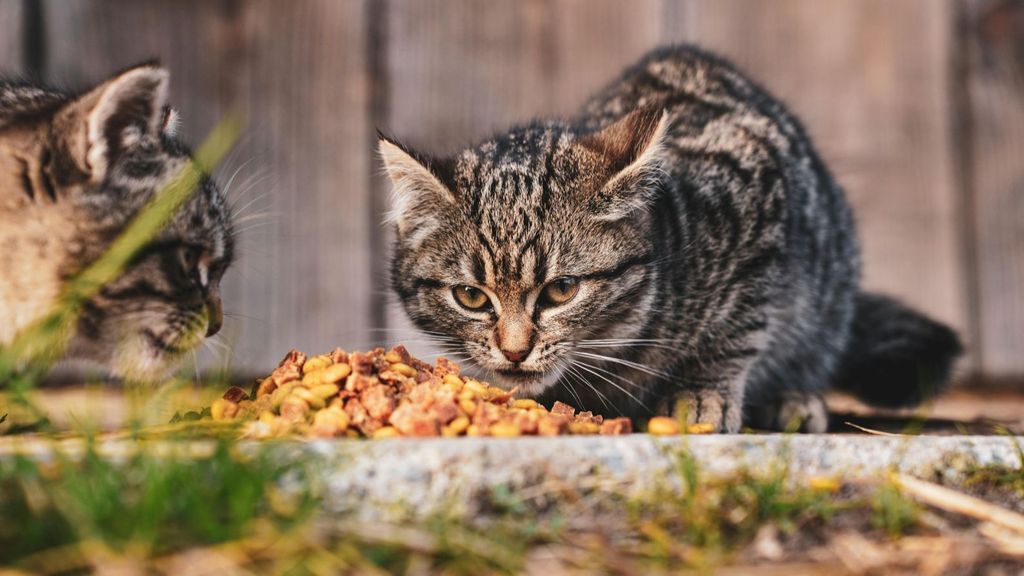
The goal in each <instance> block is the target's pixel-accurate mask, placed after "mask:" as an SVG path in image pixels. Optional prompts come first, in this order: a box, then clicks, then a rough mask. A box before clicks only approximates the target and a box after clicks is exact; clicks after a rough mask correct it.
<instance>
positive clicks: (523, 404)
mask: <svg viewBox="0 0 1024 576" xmlns="http://www.w3.org/2000/svg"><path fill="white" fill-rule="evenodd" d="M512 407H513V408H522V409H523V410H532V409H534V408H539V407H540V404H537V401H536V400H532V399H530V398H520V399H518V400H513V401H512Z"/></svg>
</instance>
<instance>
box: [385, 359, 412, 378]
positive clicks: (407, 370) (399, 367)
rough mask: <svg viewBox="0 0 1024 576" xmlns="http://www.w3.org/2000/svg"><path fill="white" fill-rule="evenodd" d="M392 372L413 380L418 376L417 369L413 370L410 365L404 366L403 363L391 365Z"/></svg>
mask: <svg viewBox="0 0 1024 576" xmlns="http://www.w3.org/2000/svg"><path fill="white" fill-rule="evenodd" d="M391 371H392V372H398V373H399V374H401V375H402V376H405V377H407V378H412V377H413V376H415V375H416V369H415V368H413V367H412V366H409V365H408V364H403V363H401V362H395V363H394V364H392V365H391Z"/></svg>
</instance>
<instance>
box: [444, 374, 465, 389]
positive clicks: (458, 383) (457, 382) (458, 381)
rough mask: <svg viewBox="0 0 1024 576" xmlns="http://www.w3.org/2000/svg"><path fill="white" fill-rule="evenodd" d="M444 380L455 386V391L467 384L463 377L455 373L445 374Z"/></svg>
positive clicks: (452, 386)
mask: <svg viewBox="0 0 1024 576" xmlns="http://www.w3.org/2000/svg"><path fill="white" fill-rule="evenodd" d="M443 380H444V383H445V384H447V385H448V386H450V387H451V388H453V389H454V390H455V391H459V390H462V387H463V386H465V385H466V383H465V382H464V381H463V380H462V378H459V377H458V376H456V375H455V374H445V375H444V379H443Z"/></svg>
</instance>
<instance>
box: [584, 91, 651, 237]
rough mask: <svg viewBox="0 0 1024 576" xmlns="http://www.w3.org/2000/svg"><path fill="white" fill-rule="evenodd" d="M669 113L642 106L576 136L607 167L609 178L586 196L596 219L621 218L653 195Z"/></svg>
mask: <svg viewBox="0 0 1024 576" xmlns="http://www.w3.org/2000/svg"><path fill="white" fill-rule="evenodd" d="M667 132H668V113H667V112H665V111H664V110H662V109H660V108H642V109H640V110H637V111H635V112H632V113H630V114H628V115H626V116H625V117H623V118H622V119H620V120H618V121H616V122H615V123H613V124H611V125H610V126H607V127H605V128H603V129H601V130H600V131H598V132H594V133H592V134H587V135H586V136H583V137H582V138H580V139H579V144H580V145H581V146H583V147H584V148H585V149H587V150H589V151H590V152H593V153H596V154H597V155H598V157H599V158H601V159H602V161H603V163H604V164H605V165H606V167H607V173H608V174H609V176H608V179H607V180H606V181H605V182H604V184H603V185H601V186H600V187H599V189H598V190H597V191H595V192H594V193H593V194H592V195H591V196H590V198H589V204H590V205H591V206H590V207H589V208H591V210H592V213H594V214H595V215H596V217H597V218H598V219H599V220H604V221H609V222H610V221H615V220H620V219H622V218H624V217H626V216H628V215H629V214H631V213H633V212H635V211H637V210H642V209H645V208H646V207H647V206H648V205H649V203H650V202H651V201H652V200H653V199H654V197H655V194H656V191H657V187H658V184H659V182H660V178H661V176H662V174H663V170H662V166H663V163H664V161H665V152H666V148H665V138H666V135H667Z"/></svg>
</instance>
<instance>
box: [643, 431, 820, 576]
mask: <svg viewBox="0 0 1024 576" xmlns="http://www.w3.org/2000/svg"><path fill="white" fill-rule="evenodd" d="M672 456H673V462H674V467H673V472H674V474H673V476H672V477H671V478H670V481H671V480H674V481H676V483H677V486H673V487H669V486H665V487H660V488H658V489H656V490H655V492H654V493H652V494H650V495H644V496H643V497H640V498H636V499H634V500H632V501H631V502H630V522H631V524H632V525H633V526H634V527H635V528H636V531H637V532H638V533H639V534H640V535H642V540H641V546H640V547H639V548H638V552H639V554H640V556H641V557H642V558H643V559H645V560H646V561H648V562H651V563H654V564H656V565H666V564H667V565H672V564H673V563H679V562H682V563H684V564H686V565H689V566H691V567H694V568H698V569H707V568H711V567H713V566H715V565H717V564H719V563H721V562H723V561H725V560H726V559H727V558H728V557H729V556H730V555H731V554H732V553H733V552H735V551H736V550H737V549H739V548H742V547H743V546H745V545H746V544H748V543H749V542H750V541H751V540H752V539H753V537H754V536H755V534H756V533H757V532H758V530H759V529H760V528H761V527H762V526H764V525H766V524H773V525H775V526H776V527H778V528H779V530H780V531H781V532H783V533H784V534H787V533H791V532H795V531H796V530H799V529H801V528H804V527H806V526H808V525H811V524H815V523H823V522H827V521H828V520H829V519H830V518H831V517H832V515H833V514H835V512H836V511H837V509H838V507H837V505H836V503H835V501H834V498H833V496H832V494H830V493H829V492H827V491H821V490H813V489H810V488H808V487H806V486H801V485H799V484H797V483H796V482H793V481H792V479H791V478H790V475H789V469H788V466H787V465H786V463H785V461H784V460H781V461H779V462H776V463H773V464H770V465H769V466H767V468H766V470H764V471H760V472H755V471H751V470H745V471H741V472H739V473H738V474H736V475H734V476H731V477H729V478H712V477H705V476H704V475H702V474H701V471H700V469H699V466H698V465H697V462H696V460H695V459H694V457H693V456H692V454H691V453H690V452H689V451H688V450H687V449H686V448H685V447H684V448H682V449H678V450H676V451H675V452H674V453H673V454H672Z"/></svg>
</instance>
